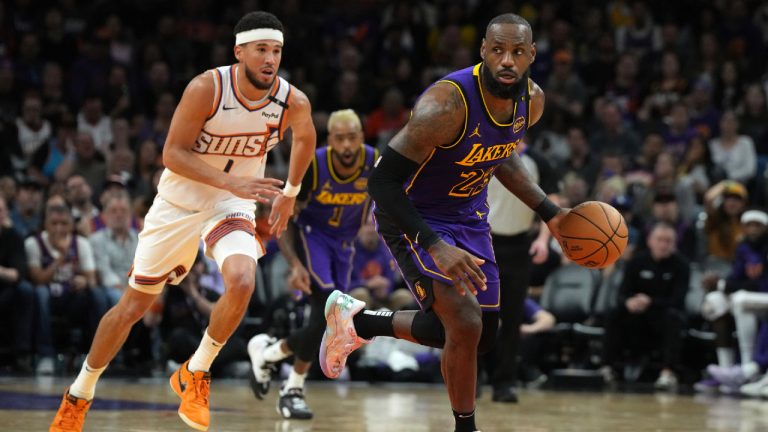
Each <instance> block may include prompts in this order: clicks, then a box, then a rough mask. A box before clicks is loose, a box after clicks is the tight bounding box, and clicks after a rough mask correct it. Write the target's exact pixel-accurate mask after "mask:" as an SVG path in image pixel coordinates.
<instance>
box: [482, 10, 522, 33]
mask: <svg viewBox="0 0 768 432" xmlns="http://www.w3.org/2000/svg"><path fill="white" fill-rule="evenodd" d="M494 24H519V25H521V26H525V27H527V28H528V30H530V31H531V34H533V29H532V28H531V23H529V22H528V20H526V19H525V18H523V17H521V16H520V15H517V14H513V13H505V14H501V15H497V16H495V17H494V18H493V19H492V20H491V21H490V22H489V23H488V26H487V27H486V28H485V32H486V33H488V30H490V29H491V26H492V25H494Z"/></svg>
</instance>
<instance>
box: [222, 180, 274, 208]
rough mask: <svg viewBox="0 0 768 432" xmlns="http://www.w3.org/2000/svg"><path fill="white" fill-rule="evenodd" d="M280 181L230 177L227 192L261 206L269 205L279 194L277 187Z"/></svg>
mask: <svg viewBox="0 0 768 432" xmlns="http://www.w3.org/2000/svg"><path fill="white" fill-rule="evenodd" d="M282 185H283V181H282V180H278V179H275V178H255V177H238V176H231V178H230V180H229V183H228V186H229V191H230V192H232V193H233V194H235V195H236V196H239V197H240V198H245V199H252V200H256V202H260V203H262V204H269V203H270V202H272V198H273V197H275V196H277V194H279V193H281V192H282V190H281V189H280V188H279V186H282Z"/></svg>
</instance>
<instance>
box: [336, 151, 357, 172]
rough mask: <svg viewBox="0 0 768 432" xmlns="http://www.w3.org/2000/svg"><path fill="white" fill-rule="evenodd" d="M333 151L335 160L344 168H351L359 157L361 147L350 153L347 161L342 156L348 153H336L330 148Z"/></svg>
mask: <svg viewBox="0 0 768 432" xmlns="http://www.w3.org/2000/svg"><path fill="white" fill-rule="evenodd" d="M331 151H332V152H333V157H334V158H336V160H337V161H338V162H339V163H340V164H341V166H343V167H344V168H352V167H353V166H355V164H356V163H357V159H358V158H359V157H360V151H361V149H358V150H357V151H356V152H354V153H352V157H351V158H349V162H346V160H347V158H345V157H342V156H347V155H349V153H346V152H345V154H344V155H342V154H339V153H336V152H335V151H333V150H331Z"/></svg>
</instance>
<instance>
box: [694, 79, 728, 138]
mask: <svg viewBox="0 0 768 432" xmlns="http://www.w3.org/2000/svg"><path fill="white" fill-rule="evenodd" d="M688 100H689V106H688V114H689V116H690V124H691V126H692V127H693V128H694V129H695V130H696V133H697V134H698V135H700V136H701V137H703V138H704V139H710V138H712V137H714V136H717V134H718V133H719V122H720V111H719V110H718V109H717V107H715V104H714V102H713V84H712V79H711V78H710V77H709V76H701V77H700V78H699V79H698V80H697V81H696V82H695V83H694V84H693V91H692V92H691V94H690V96H689V98H688Z"/></svg>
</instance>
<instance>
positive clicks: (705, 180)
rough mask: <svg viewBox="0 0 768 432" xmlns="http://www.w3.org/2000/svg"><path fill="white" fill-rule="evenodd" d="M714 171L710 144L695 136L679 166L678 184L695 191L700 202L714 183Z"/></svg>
mask: <svg viewBox="0 0 768 432" xmlns="http://www.w3.org/2000/svg"><path fill="white" fill-rule="evenodd" d="M714 171H715V168H714V164H713V163H712V157H711V155H710V152H709V146H708V145H707V143H706V142H705V141H704V139H703V138H701V137H700V136H695V137H693V139H691V142H690V143H688V148H687V149H686V150H685V153H684V154H683V159H682V160H681V161H680V164H679V165H678V167H677V174H678V184H679V185H680V186H681V187H683V188H686V189H688V190H691V191H693V193H694V194H695V197H696V202H697V203H700V202H702V201H703V198H704V193H705V192H706V191H707V189H709V186H710V185H711V184H712V177H713V174H714Z"/></svg>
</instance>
